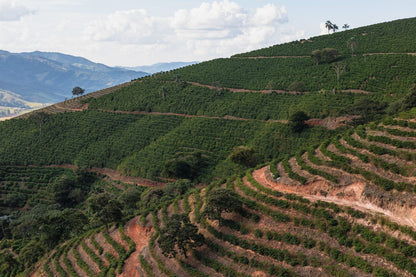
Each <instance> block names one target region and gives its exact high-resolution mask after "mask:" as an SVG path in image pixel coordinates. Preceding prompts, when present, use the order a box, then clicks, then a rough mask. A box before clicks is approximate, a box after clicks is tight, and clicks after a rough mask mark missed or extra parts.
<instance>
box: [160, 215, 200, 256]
mask: <svg viewBox="0 0 416 277" xmlns="http://www.w3.org/2000/svg"><path fill="white" fill-rule="evenodd" d="M165 226H166V227H165V228H163V229H162V230H160V236H159V239H158V241H157V242H158V243H159V246H160V248H161V249H162V253H163V255H165V256H166V257H170V258H173V257H175V256H176V254H177V253H178V251H177V250H176V249H178V250H179V253H181V254H183V255H184V256H185V258H187V255H186V252H187V251H188V250H191V249H194V248H195V247H198V246H201V245H202V244H203V242H204V236H202V235H201V234H199V233H198V227H196V226H195V225H193V224H192V223H191V221H190V220H189V217H188V215H186V214H174V215H172V217H171V218H169V219H168V220H167V221H166V223H165Z"/></svg>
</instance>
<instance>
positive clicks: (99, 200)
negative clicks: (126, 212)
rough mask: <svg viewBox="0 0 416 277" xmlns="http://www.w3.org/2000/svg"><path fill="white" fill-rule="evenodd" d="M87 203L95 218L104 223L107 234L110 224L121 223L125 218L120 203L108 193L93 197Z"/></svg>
mask: <svg viewBox="0 0 416 277" xmlns="http://www.w3.org/2000/svg"><path fill="white" fill-rule="evenodd" d="M87 202H88V206H89V208H90V209H91V212H92V213H93V216H94V217H95V218H96V219H98V220H99V221H101V222H102V223H104V225H105V228H106V230H107V233H108V224H109V223H111V222H117V221H119V220H120V219H121V218H122V216H123V214H122V212H121V209H122V205H121V203H120V201H118V200H117V199H116V198H115V197H114V196H113V195H110V194H108V193H101V194H97V195H93V196H91V197H90V198H88V200H87Z"/></svg>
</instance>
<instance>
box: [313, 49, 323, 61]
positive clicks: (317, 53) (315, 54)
mask: <svg viewBox="0 0 416 277" xmlns="http://www.w3.org/2000/svg"><path fill="white" fill-rule="evenodd" d="M311 58H312V59H313V60H314V61H315V64H316V65H318V64H320V63H321V61H322V51H321V50H319V49H316V50H313V51H312V55H311Z"/></svg>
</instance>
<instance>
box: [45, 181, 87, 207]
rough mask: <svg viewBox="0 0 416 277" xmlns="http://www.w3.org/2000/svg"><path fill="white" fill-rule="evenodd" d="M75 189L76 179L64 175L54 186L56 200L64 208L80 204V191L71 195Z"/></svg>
mask: <svg viewBox="0 0 416 277" xmlns="http://www.w3.org/2000/svg"><path fill="white" fill-rule="evenodd" d="M75 189H76V181H75V177H73V176H68V175H62V176H61V177H59V179H57V180H56V181H55V182H54V184H53V186H52V192H53V196H54V200H55V201H56V202H57V203H59V204H61V205H62V206H64V207H69V206H72V205H74V204H77V203H79V202H77V201H79V195H77V194H78V193H79V191H77V192H76V193H71V192H73V190H75ZM81 200H82V199H81Z"/></svg>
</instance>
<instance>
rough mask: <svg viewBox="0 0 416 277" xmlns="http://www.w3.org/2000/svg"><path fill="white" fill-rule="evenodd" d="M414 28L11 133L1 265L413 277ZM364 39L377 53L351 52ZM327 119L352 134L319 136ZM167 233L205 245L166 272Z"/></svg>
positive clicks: (68, 270) (66, 109) (67, 111)
mask: <svg viewBox="0 0 416 277" xmlns="http://www.w3.org/2000/svg"><path fill="white" fill-rule="evenodd" d="M414 23H415V19H405V20H401V21H396V22H391V23H384V24H378V25H374V26H368V27H363V28H361V29H354V30H350V31H346V32H342V33H335V34H333V35H327V36H321V37H317V38H314V39H313V41H312V42H303V43H301V42H294V43H293V45H297V46H296V47H293V49H295V50H296V51H298V52H296V55H300V56H301V57H298V56H297V57H294V56H290V57H288V54H290V53H289V52H287V51H288V49H289V48H291V47H292V46H291V45H292V44H284V45H277V46H273V47H272V48H270V49H273V51H274V52H273V53H271V54H270V55H269V56H268V57H265V56H267V55H268V54H267V53H263V52H262V51H266V50H259V52H258V53H257V52H253V53H248V54H246V55H238V56H235V57H232V58H230V59H218V60H213V61H210V62H205V63H200V64H197V65H192V66H189V67H185V68H182V69H177V70H174V71H171V72H166V73H160V74H155V75H152V76H149V77H145V78H141V79H138V80H134V81H132V82H129V83H125V84H123V85H119V86H116V87H112V88H108V89H104V90H101V91H97V92H94V93H91V94H87V95H84V96H82V97H79V98H75V99H71V100H68V101H63V102H60V103H58V104H56V105H53V106H49V107H45V108H44V109H41V110H39V111H37V112H33V113H30V114H27V115H25V116H22V117H20V118H18V119H14V120H10V121H6V122H2V123H0V161H1V163H0V185H1V189H2V190H1V191H2V195H1V200H2V201H1V202H0V204H1V205H3V206H2V207H1V208H2V214H0V219H1V221H2V222H1V223H2V227H3V228H2V229H1V233H0V235H1V239H2V241H1V243H0V246H1V249H2V250H1V251H0V265H1V268H7V269H10V270H9V271H7V272H8V273H7V274H6V276H15V275H17V274H18V273H19V274H21V275H28V274H29V272H31V276H45V275H47V276H67V275H69V276H104V275H105V276H107V275H109V276H117V275H118V274H120V275H122V276H139V275H140V276H163V275H167V276H413V275H415V274H416V264H415V258H416V254H415V253H416V241H415V240H416V229H415V228H416V226H415V224H416V223H415V221H416V214H415V205H416V195H415V193H416V191H415V188H416V185H415V184H416V179H415V178H416V177H415V176H416V164H415V161H416V152H415V149H416V139H415V138H416V135H415V133H416V125H415V122H416V112H415V110H414V109H412V108H413V107H416V101H415V99H416V96H415V95H416V89H415V86H414V83H415V82H416V79H415V78H416V77H415V75H414V64H415V60H414V59H415V56H413V55H412V54H411V52H412V51H414V50H413V48H414V45H415V44H414V38H413V37H410V36H409V33H408V29H410V30H413V29H412V28H414V26H413V25H414ZM407 25H409V28H408V29H405V28H402V27H403V26H407ZM412 26H413V27H412ZM363 30H365V32H366V33H367V34H372V35H371V36H372V40H371V42H372V43H370V42H368V43H367V42H365V41H360V44H359V46H360V47H362V48H361V50H360V51H361V52H360V51H358V48H357V52H355V53H356V54H355V55H351V53H350V52H348V48H347V49H344V50H343V49H341V46H342V47H344V46H345V45H346V41H345V39H346V38H347V37H349V36H350V35H351V34H356V35H357V34H361V36H362V37H368V36H369V35H367V34H366V35H362V34H363ZM354 32H356V33H354ZM360 32H361V33H360ZM381 41H386V45H385V46H383V44H378V42H380V43H381ZM374 42H377V43H374ZM307 43H310V44H307ZM373 44H374V45H376V46H377V45H379V46H377V47H382V46H383V47H385V49H384V48H375V47H376V46H374V45H373ZM357 45H358V44H357ZM289 46H290V47H289ZM324 47H331V48H339V49H338V52H339V53H340V54H338V55H335V56H334V57H333V58H334V59H331V60H327V61H323V62H322V61H320V62H318V63H317V62H316V61H315V60H313V59H312V58H311V57H310V54H311V52H312V51H313V50H317V49H318V50H322V49H323V48H324ZM357 47H358V46H357ZM289 50H290V49H289ZM374 51H378V52H382V53H377V54H376V55H370V54H371V53H373V54H374ZM407 51H409V53H405V52H407ZM266 52H267V51H266ZM255 53H257V54H255ZM275 53H278V55H282V54H284V55H285V56H278V57H277V56H274V55H275ZM255 55H257V56H255ZM49 58H51V59H53V57H49ZM68 62H72V61H68ZM341 65H345V68H344V69H345V70H344V71H343V70H341V69H340V68H339V66H341ZM337 68H338V70H340V71H339V72H338V74H339V75H338V77H339V78H337ZM347 68H349V71H348V70H346V69H347ZM341 71H343V72H342V74H341ZM299 112H300V113H299ZM304 113H306V116H305V114H304ZM387 114H389V116H387ZM307 115H309V116H310V117H316V118H315V119H313V120H311V121H305V120H306V118H307ZM335 117H337V118H335ZM338 117H339V118H338ZM299 118H300V119H299ZM331 120H332V121H333V122H340V121H341V120H345V121H346V122H350V125H345V124H344V125H336V126H335V127H340V128H336V129H335V130H329V129H326V128H324V127H322V126H315V125H318V124H317V123H319V122H328V121H331ZM306 122H309V123H310V125H308V124H306ZM370 122H371V123H370ZM360 124H361V125H360ZM256 164H257V165H258V166H257V167H256V169H249V167H252V166H255V165H256ZM57 168H64V169H62V170H58V169H57ZM110 173H111V174H110ZM102 174H106V175H102ZM126 175H129V176H126ZM111 176H113V177H114V176H115V177H116V178H115V179H114V178H111ZM133 176H136V177H134V178H133ZM142 178H152V179H157V180H158V181H159V182H149V181H145V182H143V179H142ZM123 180H124V181H126V182H128V183H126V184H124V183H122V182H121V181H123ZM136 184H139V185H140V184H142V185H146V186H151V187H150V188H147V187H143V186H136ZM220 188H227V189H228V190H227V191H226V192H224V191H221V190H219V189H220ZM212 191H213V192H214V193H211V192H212ZM216 196H225V199H222V200H221V199H220V201H217V202H215V201H214V200H215V197H216ZM227 197H228V198H227ZM213 199H214V200H213ZM217 200H218V199H217ZM97 203H99V205H97ZM221 203H225V205H224V206H222V207H221V206H220V207H219V208H218V207H216V206H215V205H221ZM97 207H98V209H97ZM204 211H205V212H204ZM213 211H214V212H213ZM175 214H185V215H187V216H182V217H178V216H174V215H175ZM133 218H134V220H132V219H133ZM170 218H173V219H175V218H176V219H177V218H182V219H183V220H184V221H183V222H182V223H179V224H178V222H171V221H170ZM187 218H189V222H188V219H187ZM115 224H116V225H117V226H118V227H117V228H114V226H116V225H115ZM189 224H193V225H194V226H195V227H192V226H189ZM108 225H109V228H108V232H107V231H106V230H105V229H104V227H105V226H108ZM77 226H81V227H80V228H77ZM172 226H177V227H178V228H176V229H175V230H173V231H178V230H180V227H181V226H187V228H188V229H187V231H186V232H185V233H180V234H181V236H185V237H186V235H187V234H191V233H192V230H197V231H198V232H199V233H200V234H202V235H203V236H204V238H205V239H204V240H202V239H201V238H200V237H194V238H195V239H193V240H194V242H197V244H198V245H199V246H192V245H190V247H186V246H185V247H179V248H174V249H176V250H178V251H180V249H182V250H183V251H184V253H181V254H177V255H173V257H172V256H171V257H167V256H165V255H164V254H163V253H167V252H169V251H167V250H166V249H167V248H168V247H169V246H171V244H172V242H173V243H174V242H175V240H174V239H168V240H165V241H163V239H162V240H160V238H163V235H164V234H167V233H168V231H169V230H167V229H165V227H172ZM139 231H140V233H138V232H139ZM170 231H172V230H170ZM12 234H13V236H12ZM128 236H129V237H130V239H129V238H128ZM182 238H183V237H182ZM195 240H197V241H195ZM133 242H134V244H135V249H134V244H133ZM144 245H147V246H146V247H144ZM166 247H167V248H166ZM168 250H169V249H168ZM42 255H43V257H42ZM40 257H42V258H40ZM22 272H23V273H22Z"/></svg>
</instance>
